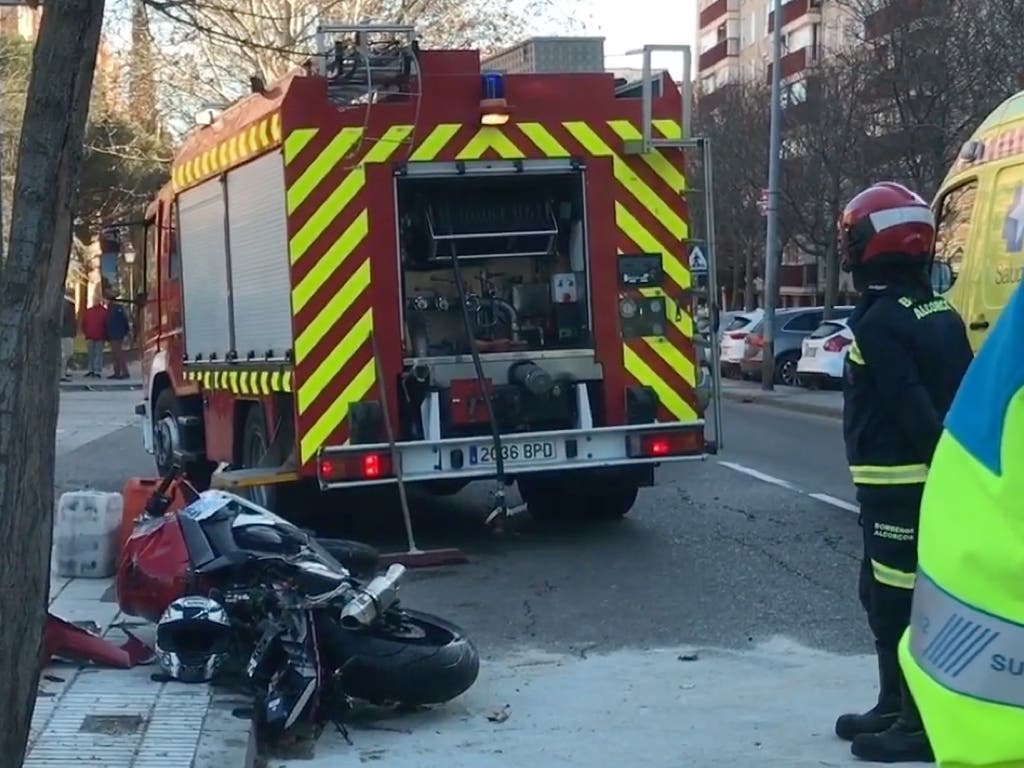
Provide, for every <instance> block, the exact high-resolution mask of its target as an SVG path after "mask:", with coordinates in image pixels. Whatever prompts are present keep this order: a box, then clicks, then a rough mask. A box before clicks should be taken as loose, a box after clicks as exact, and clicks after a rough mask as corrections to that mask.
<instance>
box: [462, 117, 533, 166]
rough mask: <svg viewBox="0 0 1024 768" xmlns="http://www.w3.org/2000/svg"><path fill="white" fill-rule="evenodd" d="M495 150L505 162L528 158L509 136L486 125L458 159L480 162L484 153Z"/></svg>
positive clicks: (464, 148) (465, 147)
mask: <svg viewBox="0 0 1024 768" xmlns="http://www.w3.org/2000/svg"><path fill="white" fill-rule="evenodd" d="M488 149H493V150H494V151H495V152H497V153H498V156H499V157H500V158H501V159H503V160H517V159H520V158H523V157H526V155H524V154H523V153H522V150H520V149H519V147H517V146H516V145H515V144H513V143H512V142H511V141H510V140H509V138H508V136H506V135H505V134H504V133H502V132H501V130H499V129H498V128H495V127H494V126H490V125H485V126H484V127H483V128H481V129H480V130H479V131H477V132H476V135H475V136H474V137H473V138H472V139H470V140H469V142H468V143H467V144H466V146H464V147H463V148H462V150H461V151H460V152H459V154H458V155H456V158H457V159H459V160H479V159H480V158H481V157H482V156H483V154H484V152H486V151H487V150H488Z"/></svg>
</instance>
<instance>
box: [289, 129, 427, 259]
mask: <svg viewBox="0 0 1024 768" xmlns="http://www.w3.org/2000/svg"><path fill="white" fill-rule="evenodd" d="M407 129H408V130H412V129H411V128H410V127H409V126H395V128H394V129H392V130H389V131H388V132H387V133H385V134H384V137H383V139H388V138H389V137H390V140H388V141H384V140H382V141H379V142H377V143H376V144H374V145H373V147H371V149H370V150H369V151H368V152H367V153H366V162H374V163H382V162H384V161H385V160H387V159H388V158H389V157H390V156H391V154H392V153H393V152H394V151H395V150H396V149H398V147H399V146H400V143H401V141H400V140H398V138H397V137H399V136H403V135H408V130H407ZM365 184H366V168H365V167H364V166H363V165H362V164H360V165H359V166H358V167H356V168H355V169H354V170H353V171H352V172H351V173H349V174H348V175H347V176H346V177H345V179H344V180H343V181H342V182H341V184H339V185H338V186H337V187H336V188H335V189H334V191H333V192H331V194H330V196H329V197H328V198H327V199H326V200H324V202H323V203H322V204H321V205H320V207H319V208H317V210H316V212H315V213H314V214H313V215H312V216H310V217H309V220H308V221H306V223H305V224H303V225H302V228H301V229H300V230H299V231H298V232H296V233H295V236H294V237H292V239H291V241H290V242H289V244H288V255H289V258H290V259H291V263H292V264H295V263H296V262H297V261H298V260H299V259H301V258H302V256H303V255H304V254H305V253H306V251H308V250H309V248H310V246H312V245H313V243H315V242H316V240H317V238H318V237H320V235H321V234H322V233H323V231H324V229H326V228H327V226H328V225H329V224H330V223H331V222H332V221H334V219H335V217H337V216H338V214H340V213H341V212H342V211H343V210H344V209H345V208H346V207H347V206H348V204H349V203H351V202H352V200H353V199H354V198H355V196H356V195H357V194H358V193H359V191H360V190H361V189H362V188H363V186H364V185H365Z"/></svg>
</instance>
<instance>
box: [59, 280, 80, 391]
mask: <svg viewBox="0 0 1024 768" xmlns="http://www.w3.org/2000/svg"><path fill="white" fill-rule="evenodd" d="M77 335H78V318H76V317H75V302H73V301H72V300H71V297H70V296H65V297H64V306H63V309H62V315H61V323H60V380H61V381H71V356H72V355H74V353H75V336H77Z"/></svg>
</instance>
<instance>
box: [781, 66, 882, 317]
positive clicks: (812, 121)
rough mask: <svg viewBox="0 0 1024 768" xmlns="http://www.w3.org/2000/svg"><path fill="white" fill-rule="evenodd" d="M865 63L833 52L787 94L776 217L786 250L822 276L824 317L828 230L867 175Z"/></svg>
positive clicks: (832, 287) (830, 292)
mask: <svg viewBox="0 0 1024 768" xmlns="http://www.w3.org/2000/svg"><path fill="white" fill-rule="evenodd" d="M865 58H866V57H865V55H864V52H863V51H861V50H851V51H837V52H834V53H832V54H831V55H830V56H828V57H827V58H826V59H825V60H824V61H820V62H817V63H816V64H814V66H813V67H812V68H811V69H810V70H809V72H808V76H807V78H806V79H805V80H804V81H803V82H804V87H805V88H806V91H803V92H802V93H801V94H800V96H799V97H797V96H796V94H795V93H794V90H793V88H792V87H790V88H788V89H787V97H788V98H787V108H786V111H785V129H784V130H785V133H784V139H783V151H784V164H783V168H784V178H783V185H782V199H783V215H784V218H785V220H786V230H787V233H788V236H789V240H790V242H791V243H793V244H794V245H795V246H796V247H797V248H799V249H800V251H802V252H803V253H806V254H809V255H812V256H813V257H814V258H815V261H816V262H817V263H818V264H819V265H821V267H823V268H824V273H825V297H824V306H825V316H826V317H829V316H830V315H831V312H832V308H833V307H834V306H835V303H836V299H837V296H838V292H839V258H838V251H837V245H838V242H837V238H836V222H837V221H838V220H839V214H840V212H841V211H842V208H843V205H844V204H845V202H846V200H847V199H848V198H849V197H850V196H851V195H852V194H853V193H854V191H855V190H856V189H857V188H858V187H860V186H862V185H863V184H864V183H865V182H866V181H867V180H868V179H869V178H870V177H871V173H872V170H873V169H872V163H873V161H872V160H871V159H870V157H871V152H870V150H869V142H868V139H867V137H866V133H865V132H866V124H867V120H868V119H869V116H870V114H869V109H866V106H867V103H868V100H867V99H866V96H865V94H866V91H867V87H868V83H869V77H870V74H871V72H870V70H868V69H866V66H865Z"/></svg>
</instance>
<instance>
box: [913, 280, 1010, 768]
mask: <svg viewBox="0 0 1024 768" xmlns="http://www.w3.org/2000/svg"><path fill="white" fill-rule="evenodd" d="M1022 331H1024V288H1019V287H1018V288H1017V290H1016V292H1015V293H1014V295H1013V297H1012V298H1011V299H1010V301H1009V303H1008V304H1007V306H1006V308H1005V309H1004V310H1003V312H1002V314H1001V315H1000V317H999V320H998V322H997V323H996V326H995V328H994V329H993V330H992V332H991V334H990V335H989V336H988V338H987V339H986V340H985V344H984V346H983V347H982V348H981V350H980V351H979V352H978V357H977V359H976V360H975V361H974V363H973V364H972V365H971V369H970V370H969V371H968V372H967V375H966V376H965V377H964V381H963V384H962V385H961V387H960V391H959V392H958V393H957V396H956V399H955V400H954V401H953V407H952V408H951V409H950V411H949V416H948V417H947V419H946V430H945V432H944V433H943V435H942V439H941V440H939V445H938V447H937V448H936V449H935V457H934V458H933V460H932V466H931V471H930V472H929V473H928V483H927V485H926V487H925V493H924V500H923V502H922V505H921V531H920V537H919V540H918V571H917V582H916V585H915V589H914V608H913V614H912V616H911V623H910V628H909V630H908V631H907V633H906V634H905V635H904V637H903V641H902V642H901V644H900V664H901V667H902V669H903V671H904V674H905V675H906V679H907V684H908V686H909V688H910V689H911V690H912V691H913V694H914V697H915V699H916V700H917V702H918V704H919V706H920V708H921V715H922V716H923V719H924V723H925V725H926V726H927V728H928V732H929V734H930V735H931V742H932V746H933V747H934V750H935V757H936V759H937V760H938V762H939V765H942V766H945V765H960V766H993V767H994V766H1000V767H1001V768H1009V766H1020V765H1024V684H1022V681H1024V578H1021V576H1022V575H1024V516H1022V515H1021V514H1020V513H1021V499H1022V498H1024V455H1022V447H1024V445H1022V443H1021V430H1022V424H1024V392H1022V388H1024V356H1022V355H1021V349H1020V336H1021V332H1022Z"/></svg>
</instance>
